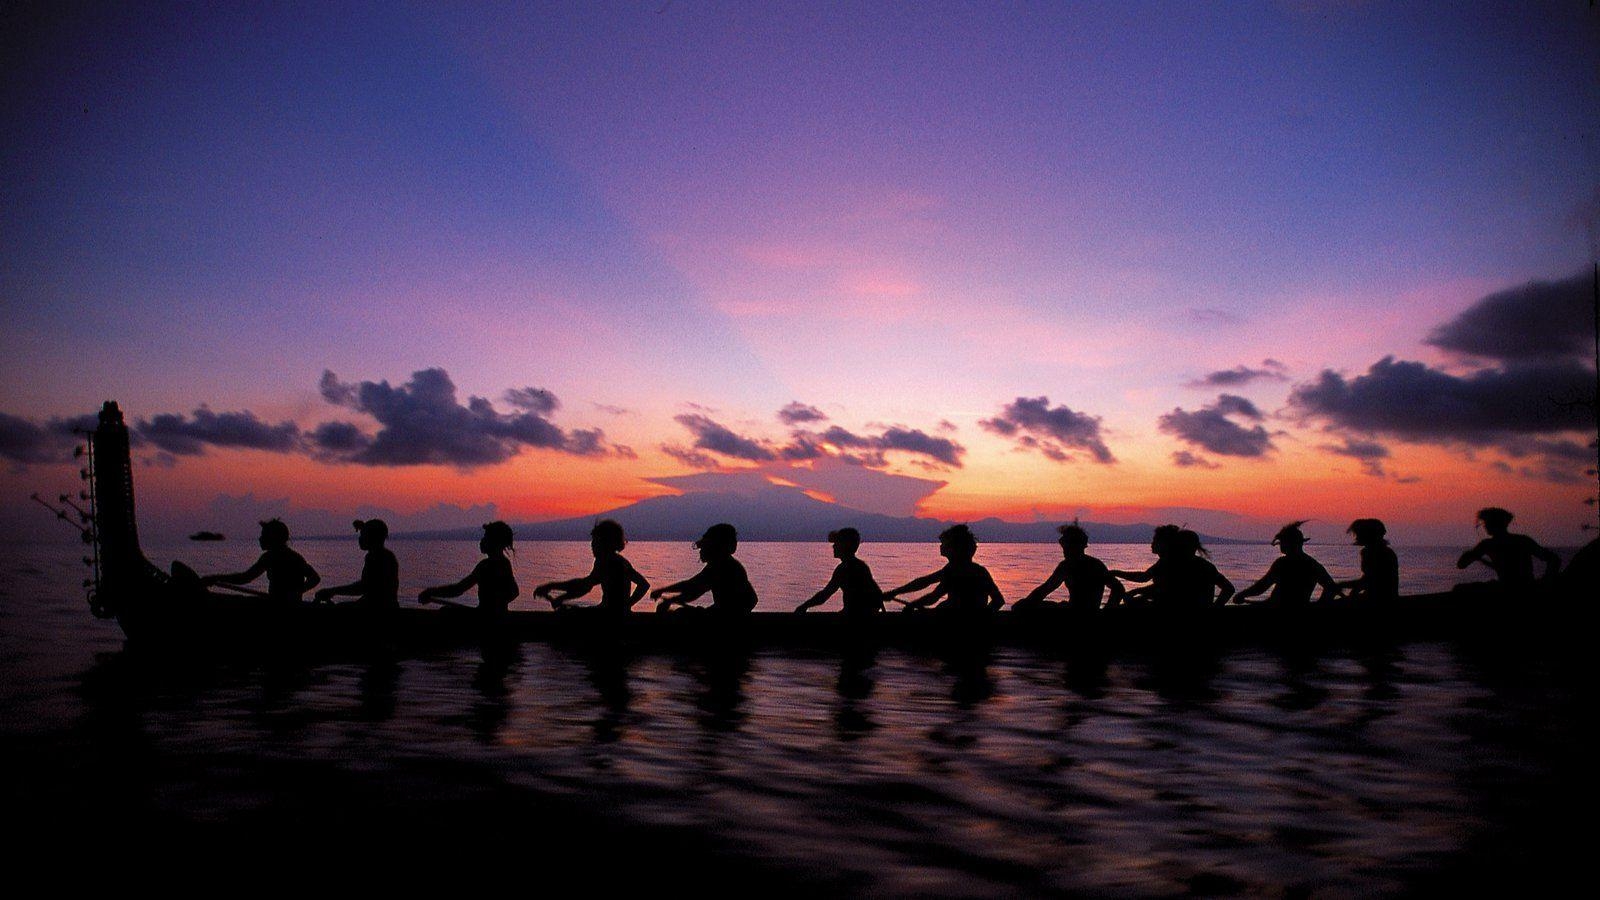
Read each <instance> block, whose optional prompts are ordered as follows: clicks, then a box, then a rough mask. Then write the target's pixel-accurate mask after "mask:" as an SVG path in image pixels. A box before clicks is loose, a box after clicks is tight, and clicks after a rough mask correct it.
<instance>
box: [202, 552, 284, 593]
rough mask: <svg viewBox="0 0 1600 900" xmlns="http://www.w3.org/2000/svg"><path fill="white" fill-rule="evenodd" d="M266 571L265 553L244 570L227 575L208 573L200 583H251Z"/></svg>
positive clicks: (206, 584)
mask: <svg viewBox="0 0 1600 900" xmlns="http://www.w3.org/2000/svg"><path fill="white" fill-rule="evenodd" d="M266 571H267V556H266V554H265V553H263V554H262V555H261V558H260V559H258V560H256V562H255V565H253V566H251V567H250V568H248V569H245V570H244V571H243V572H231V573H229V574H227V575H207V576H206V577H204V578H202V579H200V584H201V585H204V586H209V585H213V584H249V583H250V582H252V581H255V580H256V579H257V578H260V577H261V575H262V573H264V572H266Z"/></svg>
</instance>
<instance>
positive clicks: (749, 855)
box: [0, 544, 1592, 896]
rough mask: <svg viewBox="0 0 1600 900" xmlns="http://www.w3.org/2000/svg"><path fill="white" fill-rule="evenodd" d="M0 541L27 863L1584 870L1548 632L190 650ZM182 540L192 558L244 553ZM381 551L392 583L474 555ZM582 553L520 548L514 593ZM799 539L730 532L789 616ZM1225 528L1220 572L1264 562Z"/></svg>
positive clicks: (873, 878)
mask: <svg viewBox="0 0 1600 900" xmlns="http://www.w3.org/2000/svg"><path fill="white" fill-rule="evenodd" d="M785 548H787V549H785ZM7 549H8V551H9V553H8V555H7V562H6V563H5V567H4V572H3V574H0V654H3V671H0V684H3V687H0V722H3V729H0V741H3V745H0V746H3V749H4V757H5V760H6V764H5V767H4V773H5V774H4V776H3V784H4V795H3V797H0V800H3V802H4V806H5V811H6V814H7V819H8V820H9V821H10V822H11V823H12V824H13V825H14V826H15V825H20V826H21V827H22V832H21V834H22V836H21V837H15V838H11V839H9V847H10V849H11V850H12V852H13V856H12V859H13V861H14V862H13V865H21V866H24V867H26V866H28V865H29V864H32V863H36V862H37V861H38V860H40V859H43V858H45V856H44V855H45V854H60V853H63V852H66V853H78V854H81V856H80V857H79V858H81V859H82V860H84V861H85V864H89V862H90V861H92V860H97V859H100V858H102V857H103V855H104V848H105V847H106V846H108V845H111V844H115V845H116V846H117V847H118V848H119V850H120V851H121V852H122V853H123V854H124V855H126V854H128V853H133V854H144V855H145V856H146V858H147V859H148V860H150V861H152V863H151V864H153V865H156V866H157V867H158V868H157V869H156V870H154V871H155V872H156V873H157V874H159V875H160V876H161V877H163V878H165V877H169V876H167V875H165V874H164V873H167V872H170V871H172V870H173V868H174V866H175V864H179V863H181V865H183V866H192V865H196V864H199V863H202V862H207V861H211V862H218V863H219V864H221V863H223V862H225V863H226V864H227V865H229V866H232V867H233V868H232V869H231V871H233V872H234V873H235V874H234V876H233V877H234V879H235V880H234V881H233V882H230V883H229V884H228V889H229V890H232V889H233V888H237V887H241V886H246V885H253V884H256V883H258V882H260V881H261V880H263V879H286V880H291V881H297V880H302V879H303V878H305V877H307V876H304V875H303V873H301V872H300V869H299V868H298V866H299V864H300V863H301V861H303V860H306V859H316V860H318V861H319V863H321V864H326V863H327V862H329V861H330V860H338V861H340V862H341V864H342V865H343V866H344V867H345V868H346V869H349V868H356V869H360V870H362V871H366V872H368V873H383V874H384V875H385V876H387V877H388V878H389V879H391V880H393V881H396V882H402V883H403V882H405V881H406V880H407V879H410V878H411V877H413V876H412V874H411V873H413V872H416V871H417V870H418V869H419V867H420V868H422V869H426V870H429V871H430V872H431V873H432V874H433V875H435V876H437V875H438V874H439V872H440V871H441V870H443V871H446V872H448V871H452V870H467V869H470V870H473V871H482V870H483V869H484V868H485V867H488V868H493V869H496V870H499V871H502V872H505V873H510V874H512V875H513V876H514V877H515V878H516V879H517V880H516V881H515V882H514V884H513V887H512V888H510V889H514V890H516V891H518V892H536V891H537V892H551V891H552V886H553V885H557V884H565V885H566V887H565V888H564V889H563V890H560V891H557V892H560V893H587V892H590V891H594V890H600V889H619V888H620V889H624V890H629V891H637V890H647V891H651V892H657V891H667V892H669V893H676V892H677V891H678V890H681V889H690V890H696V891H705V890H710V889H712V888H715V887H728V886H732V887H735V888H739V889H742V890H744V891H745V892H747V893H751V894H757V893H759V894H795V893H805V894H813V895H818V894H820V895H823V896H829V895H837V894H876V895H901V896H904V895H940V896H948V895H973V896H988V895H1038V894H1049V893H1094V894H1123V895H1151V894H1184V893H1201V894H1246V895H1267V896H1281V895H1304V894H1311V895H1316V896H1323V895H1328V896H1341V895H1343V896H1349V895H1371V894H1400V893H1434V892H1436V891H1444V890H1449V891H1455V892H1459V891H1470V892H1473V893H1481V892H1483V891H1487V890H1493V889H1504V888H1505V887H1507V886H1510V885H1518V884H1522V885H1526V884H1527V883H1528V882H1529V880H1530V879H1547V878H1549V877H1552V876H1554V875H1557V874H1561V873H1563V872H1570V871H1574V870H1577V871H1586V859H1585V857H1584V856H1583V855H1582V853H1583V851H1581V850H1579V849H1578V843H1577V842H1578V838H1579V836H1587V834H1588V833H1589V831H1590V826H1589V824H1588V821H1589V819H1588V817H1589V815H1590V810H1591V809H1592V806H1591V805H1590V802H1589V798H1588V797H1587V796H1586V794H1583V793H1581V792H1586V791H1587V790H1588V787H1587V786H1588V785H1589V784H1590V779H1589V777H1588V776H1587V774H1580V770H1579V766H1580V760H1585V763H1582V765H1584V768H1583V770H1582V773H1588V772H1589V769H1588V767H1587V764H1586V760H1587V758H1588V757H1589V756H1590V754H1589V753H1588V751H1587V750H1586V748H1585V747H1584V746H1582V745H1580V744H1579V743H1578V741H1577V737H1576V731H1577V729H1576V724H1577V718H1578V704H1579V702H1580V699H1581V702H1583V703H1585V704H1586V706H1585V709H1587V703H1588V702H1589V697H1588V694H1587V689H1586V687H1580V682H1578V681H1577V680H1576V679H1577V677H1578V676H1579V674H1580V671H1582V674H1583V675H1584V677H1585V678H1586V680H1585V681H1584V682H1582V683H1581V684H1583V685H1586V684H1587V683H1588V681H1587V679H1588V678H1589V677H1590V676H1588V674H1587V672H1586V670H1580V668H1579V664H1578V659H1577V658H1576V654H1575V653H1573V652H1571V651H1557V650H1554V649H1551V648H1548V647H1544V646H1527V645H1525V644H1519V645H1517V646H1513V647H1505V646H1458V645H1453V644H1446V643H1418V644H1409V645H1405V646H1371V647H1343V648H1334V649H1331V650H1329V649H1322V650H1319V651H1316V652H1312V651H1308V650H1300V651H1295V650H1286V649H1281V648H1280V649H1277V650H1269V649H1259V650H1247V651H1242V652H1241V651H1235V652H1231V653H1228V654H1227V655H1225V656H1215V655H1205V654H1190V655H1185V656H1164V657H1119V658H1115V659H1109V660H1104V659H1102V660H1096V659H1088V658H1073V659H1067V658H1059V657H1051V656H1045V655H1040V654H1037V653H1033V652H1028V651H1019V650H997V651H995V652H993V653H992V654H989V655H987V656H974V657H965V658H937V657H932V656H928V655H921V654H916V653H911V652H907V651H900V650H883V651H880V652H878V653H876V654H875V655H869V656H862V657H856V658H844V659H841V658H840V657H839V656H837V655H803V654H798V653H795V652H792V651H790V652H780V651H771V652H760V653H755V654H752V655H748V656H733V657H718V656H704V655H700V656H696V655H684V654H681V653H680V654H651V653H642V654H637V655H631V656H628V655H604V654H593V653H580V652H576V651H573V650H569V649H562V648H559V647H552V646H546V645H538V644H530V645H525V646H521V647H516V648H507V649H501V650H484V649H480V648H476V647H474V648H463V649H460V650H458V651H451V652H446V653H441V654H437V655H432V656H426V657H420V658H347V659H334V660H301V661H277V662H273V663H270V664H247V663H234V664H216V663H213V664H199V663H193V662H190V663H180V662H175V661H172V660H162V659H152V658H147V657H146V656H144V655H142V654H140V653H137V652H134V651H133V650H131V649H128V648H124V646H123V642H122V639H121V635H120V632H119V631H118V630H117V629H116V626H115V625H114V624H111V623H106V622H97V621H94V620H92V619H91V618H90V617H89V615H88V613H87V610H86V608H85V606H84V604H83V602H82V599H81V596H80V595H79V594H78V592H77V589H76V584H77V578H78V577H79V576H78V574H77V564H76V551H75V548H72V547H57V546H48V545H38V546H28V545H19V546H12V547H9V548H7ZM174 549H177V550H182V551H183V552H184V553H185V555H186V556H187V557H188V558H190V559H197V558H198V559H199V560H200V563H201V565H199V568H201V569H202V571H214V570H216V569H217V568H224V567H226V566H222V565H220V562H221V561H222V560H225V559H231V558H232V557H236V556H239V555H246V556H247V555H248V553H249V551H248V548H246V547H244V546H243V545H236V544H229V545H224V546H223V547H220V548H205V549H192V548H189V547H183V548H174ZM302 549H304V550H307V551H308V556H312V557H313V558H314V562H318V563H319V565H320V566H323V567H325V569H332V571H328V572H327V574H328V576H329V578H330V579H331V580H334V581H340V580H344V579H345V578H347V577H350V575H352V574H353V573H351V572H344V571H341V570H339V568H338V567H339V566H341V565H343V566H345V567H346V568H351V567H353V565H354V564H353V563H350V562H349V557H350V549H349V548H347V547H343V546H339V545H316V544H310V545H307V546H305V547H303V548H302ZM993 549H995V548H986V550H985V552H986V553H987V552H990V551H991V550H993ZM1045 549H1046V551H1048V550H1049V549H1050V548H1045ZM397 550H398V551H400V555H401V560H402V564H403V565H407V560H408V558H409V559H411V560H412V562H411V563H410V564H409V565H410V567H411V570H412V571H413V575H412V576H410V577H408V579H407V584H420V583H427V582H428V581H433V580H448V578H450V577H454V574H448V575H446V577H444V578H434V577H430V576H433V575H436V574H438V573H439V572H452V573H453V568H454V567H456V566H457V565H458V563H465V564H468V565H470V562H471V559H472V556H473V554H472V553H471V548H470V546H468V547H466V548H465V550H464V551H463V549H462V548H461V547H460V546H459V545H455V546H451V547H443V546H441V547H420V546H416V545H411V546H409V548H408V546H407V545H397ZM582 550H583V548H582V547H581V546H577V547H573V546H566V547H564V548H563V547H552V548H543V549H540V548H539V545H534V547H533V548H524V549H523V552H522V557H523V558H522V559H521V560H520V561H519V563H518V565H519V570H521V571H522V574H523V581H524V585H525V589H526V587H527V586H530V585H531V583H532V582H533V581H535V580H539V579H540V578H542V577H545V576H544V574H543V571H542V568H541V567H543V568H548V569H550V570H551V571H552V573H553V572H555V571H558V570H562V569H563V568H570V567H571V566H574V565H580V564H581V561H582ZM880 550H882V551H883V552H882V556H883V558H884V559H885V560H886V562H885V564H884V567H886V568H889V569H893V568H894V567H895V566H897V565H898V566H901V567H902V568H904V569H905V570H906V571H907V572H912V571H916V570H918V569H920V568H921V567H923V565H924V563H931V558H930V560H922V559H921V558H920V556H918V555H917V554H926V553H927V548H917V549H907V550H905V553H906V554H908V555H909V558H907V559H904V560H899V561H889V560H893V559H897V558H896V557H895V556H894V552H893V551H892V548H880ZM425 551H426V552H425ZM657 552H659V553H661V554H666V557H665V558H664V559H663V560H662V561H660V562H659V565H660V566H661V567H663V568H665V567H668V566H669V565H677V564H680V563H682V562H683V561H681V560H678V559H677V556H678V555H684V554H683V550H682V548H676V547H673V548H666V547H662V548H656V549H652V548H650V547H649V546H647V545H641V547H638V548H634V551H633V553H632V554H631V555H633V556H634V558H635V562H636V563H638V562H640V561H641V560H642V559H652V560H653V559H654V557H652V554H653V553H657ZM820 552H821V554H823V557H822V559H820V560H818V559H812V557H814V556H817V555H818V553H819V551H818V548H815V547H807V546H803V545H767V546H766V547H764V548H763V547H753V548H748V549H747V550H746V551H743V552H742V553H741V555H747V554H748V555H749V556H750V557H754V558H757V559H760V560H761V561H762V563H763V571H765V572H779V573H782V572H789V573H790V574H789V575H787V576H781V575H774V576H773V581H772V584H773V585H775V586H774V587H772V588H770V589H767V590H764V594H763V596H764V600H765V599H768V598H770V600H769V602H771V603H773V604H775V605H781V604H791V603H792V602H797V601H798V600H799V599H801V598H803V596H804V595H805V593H806V591H807V587H808V586H809V585H810V583H811V574H810V573H811V572H813V571H814V568H815V566H816V565H817V564H818V563H821V564H824V565H825V563H826V559H825V553H826V548H825V547H823V548H821V550H820ZM1017 552H1018V553H1022V554H1024V555H1026V554H1034V555H1037V554H1038V551H1037V549H1031V550H1027V551H1020V550H1019V551H1017ZM1237 552H1238V553H1239V554H1241V555H1242V556H1241V558H1240V560H1239V561H1238V564H1239V566H1240V567H1241V568H1245V567H1247V566H1249V565H1256V564H1260V563H1263V562H1264V561H1266V560H1268V559H1270V551H1266V553H1267V554H1268V555H1264V556H1263V555H1261V554H1262V553H1263V550H1262V549H1261V548H1250V549H1248V550H1245V549H1241V550H1239V551H1237ZM204 553H211V554H215V558H214V559H212V560H207V559H204V558H203V557H201V554H204ZM1128 553H1130V554H1132V553H1134V550H1129V551H1128ZM1248 553H1255V554H1257V555H1258V556H1260V558H1259V559H1257V558H1254V557H1250V558H1245V557H1244V556H1243V555H1247V554H1248ZM452 554H455V555H460V556H462V560H459V561H458V560H456V559H455V558H454V556H452ZM152 555H157V554H154V553H153V554H152ZM995 555H996V556H999V557H1003V556H1004V555H1005V554H1004V552H1000V551H996V553H995ZM1105 555H1107V556H1110V555H1111V554H1109V553H1108V554H1105ZM1402 558H1404V554H1403V557H1402ZM1030 559H1031V557H1030ZM541 560H542V561H541ZM785 560H787V562H785ZM213 562H215V563H218V564H217V565H212V564H211V563H213ZM747 562H748V560H747ZM1049 562H1050V556H1049V555H1048V552H1046V554H1045V555H1044V557H1043V564H1044V565H1045V567H1046V569H1047V568H1048V563H1049ZM690 563H692V560H690ZM690 563H685V564H690ZM1017 567H1018V571H1019V573H1020V574H1017V575H1016V576H1015V577H1014V579H1013V580H1016V579H1022V580H1026V578H1025V577H1024V575H1025V574H1026V572H1024V571H1023V570H1026V571H1032V569H1031V568H1030V567H1029V566H1028V565H1024V564H1023V563H1022V562H1018V563H1017ZM641 568H643V566H641ZM996 568H1003V567H1002V566H999V565H997V566H996ZM417 570H420V571H417ZM435 570H437V572H436V571H435ZM1008 571H1009V570H1008ZM651 574H654V573H651ZM886 574H887V573H886ZM1028 577H1031V576H1028ZM784 578H787V580H783V579H784ZM664 580H665V579H658V581H664ZM885 580H891V579H889V578H885ZM1236 580H1237V581H1239V582H1240V583H1241V584H1243V583H1245V582H1246V581H1248V577H1247V575H1246V574H1244V573H1241V574H1240V575H1239V577H1237V578H1236ZM758 586H759V585H758ZM1002 587H1003V588H1006V589H1007V591H1008V596H1009V595H1010V594H1011V593H1013V592H1012V591H1011V590H1010V589H1009V586H1008V583H1007V582H1006V581H1005V579H1002ZM780 599H781V604H780V602H779V601H780ZM113 836H114V838H113ZM346 851H349V853H348V854H347V853H346ZM597 860H599V862H597ZM57 871H58V872H61V871H67V872H70V871H71V870H59V869H58V870H57ZM133 871H139V870H138V869H134V870H133ZM291 873H292V877H290V875H291ZM145 874H147V875H148V874H150V872H149V871H146V872H145ZM320 877H321V876H320V875H319V876H317V878H320ZM572 877H578V878H581V879H583V881H582V883H581V884H578V885H575V884H572V883H570V882H558V881H556V880H555V879H559V878H572ZM316 883H318V884H324V885H325V884H326V882H322V881H316Z"/></svg>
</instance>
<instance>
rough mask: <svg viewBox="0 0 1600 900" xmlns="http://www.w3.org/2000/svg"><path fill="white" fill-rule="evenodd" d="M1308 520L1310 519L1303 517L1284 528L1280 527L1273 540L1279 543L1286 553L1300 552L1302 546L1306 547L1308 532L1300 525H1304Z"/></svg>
mask: <svg viewBox="0 0 1600 900" xmlns="http://www.w3.org/2000/svg"><path fill="white" fill-rule="evenodd" d="M1307 521H1309V520H1307V519H1301V520H1300V521H1298V522H1290V523H1289V524H1287V525H1285V526H1283V527H1282V528H1279V529H1278V533H1277V535H1276V536H1274V537H1273V539H1272V542H1273V543H1274V544H1277V545H1278V549H1279V550H1281V551H1283V552H1284V553H1298V552H1299V551H1300V550H1301V548H1303V547H1305V545H1306V534H1305V532H1303V531H1301V530H1300V526H1301V525H1304V524H1305V523H1306V522H1307Z"/></svg>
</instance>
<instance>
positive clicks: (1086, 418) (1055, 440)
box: [978, 397, 1117, 464]
mask: <svg viewBox="0 0 1600 900" xmlns="http://www.w3.org/2000/svg"><path fill="white" fill-rule="evenodd" d="M978 425H979V426H980V427H982V428H984V429H985V430H987V431H991V432H993V433H995V434H998V435H1000V436H1002V437H1009V438H1017V439H1018V441H1017V443H1018V445H1019V446H1022V447H1024V448H1027V449H1036V450H1039V451H1040V452H1042V453H1044V454H1045V456H1046V457H1047V458H1049V459H1053V460H1056V461H1057V462H1066V461H1069V460H1070V459H1071V456H1070V454H1068V453H1067V448H1073V449H1077V450H1084V451H1087V452H1088V453H1089V454H1090V455H1091V456H1093V457H1094V459H1095V462H1098V463H1101V464H1109V463H1114V462H1116V461H1117V459H1116V457H1114V456H1112V455H1111V450H1110V448H1108V447H1107V446H1106V444H1105V441H1104V439H1103V438H1102V437H1101V435H1100V417H1099V416H1091V415H1087V414H1085V413H1080V412H1074V411H1073V410H1071V409H1069V408H1068V407H1066V406H1055V407H1052V406H1051V405H1050V398H1049V397H1018V398H1017V399H1015V400H1013V401H1012V402H1010V403H1008V404H1006V406H1005V408H1004V409H1002V410H1001V411H1000V414H999V415H997V416H995V417H994V418H992V419H984V420H982V421H980V422H979V423H978Z"/></svg>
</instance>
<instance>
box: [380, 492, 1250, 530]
mask: <svg viewBox="0 0 1600 900" xmlns="http://www.w3.org/2000/svg"><path fill="white" fill-rule="evenodd" d="M601 519H616V520H617V521H618V522H621V523H622V525H623V527H624V528H625V529H627V532H628V539H629V540H637V541H688V540H693V539H695V538H697V537H699V536H700V534H701V533H702V532H703V531H705V529H706V526H708V525H712V524H715V523H717V522H731V523H733V525H734V526H735V527H737V528H738V529H739V537H740V539H742V540H746V541H820V540H823V539H824V538H825V536H826V535H827V533H828V532H829V531H830V530H832V529H835V528H842V527H844V526H847V525H848V526H853V527H855V528H859V529H860V530H861V533H862V535H863V537H865V538H866V540H868V541H894V542H901V541H908V542H918V541H932V540H935V539H936V538H937V537H938V535H939V532H941V531H943V530H944V529H946V528H948V527H950V526H951V525H953V524H955V522H954V521H947V520H944V519H931V518H920V517H915V516H889V515H884V514H882V513H870V512H863V511H861V510H857V509H851V508H850V507H847V506H842V505H840V504H838V503H828V502H826V501H823V500H818V499H816V498H814V497H812V496H810V495H808V494H806V493H805V492H804V491H802V490H799V489H797V488H793V487H786V486H783V485H769V486H768V487H766V488H763V489H760V490H755V491H738V492H716V491H696V492H693V493H687V494H676V495H669V496H662V497H650V498H647V499H644V500H640V501H638V502H637V503H631V504H629V505H627V506H623V507H619V508H617V509H612V510H607V511H605V512H601V513H595V514H594V515H590V516H578V517H575V518H570V519H558V520H555V521H549V522H528V523H520V524H519V523H513V524H512V526H511V527H512V529H513V530H514V531H515V532H516V534H517V539H518V540H519V541H582V540H588V538H589V529H590V528H592V527H594V523H595V522H597V521H599V520H601ZM967 524H968V525H970V526H971V527H972V530H973V532H974V533H976V534H977V536H978V539H979V540H980V541H987V542H992V543H1048V542H1052V541H1054V540H1056V537H1057V535H1056V526H1057V525H1059V524H1061V523H1060V522H1056V521H1040V522H1007V521H1005V520H1003V519H998V518H994V517H989V518H984V519H978V520H975V521H969V522H967ZM1081 524H1082V525H1083V527H1084V528H1085V529H1087V530H1088V532H1089V537H1090V539H1091V540H1092V541H1095V542H1097V543H1104V544H1121V543H1144V542H1147V541H1149V540H1150V532H1151V530H1152V529H1153V528H1154V527H1155V524H1145V523H1139V524H1133V525H1112V524H1107V523H1103V522H1083V523H1081ZM1180 524H1181V523H1180ZM482 534H483V532H482V530H481V529H479V528H476V527H472V528H454V529H445V530H436V531H417V532H409V533H397V534H395V535H394V538H397V539H403V538H411V539H427V540H477V539H478V538H479V537H481V536H482ZM1201 539H1202V540H1204V541H1205V542H1206V543H1208V544H1249V543H1259V542H1257V541H1242V540H1238V539H1234V538H1225V537H1217V536H1214V535H1201Z"/></svg>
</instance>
